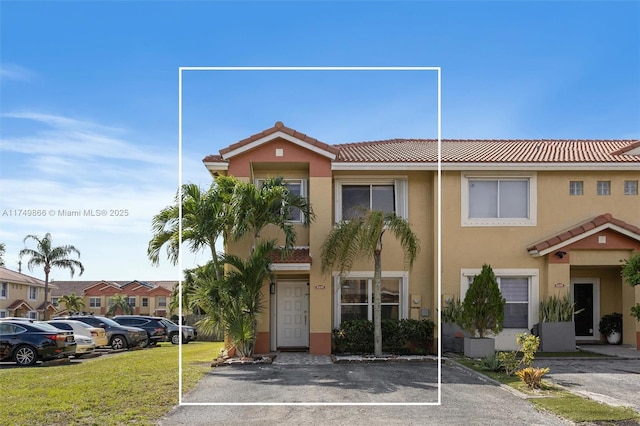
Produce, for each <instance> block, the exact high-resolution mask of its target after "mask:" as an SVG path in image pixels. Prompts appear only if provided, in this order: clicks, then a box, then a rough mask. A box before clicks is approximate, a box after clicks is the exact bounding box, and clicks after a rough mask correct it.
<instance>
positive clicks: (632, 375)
mask: <svg viewBox="0 0 640 426" xmlns="http://www.w3.org/2000/svg"><path fill="white" fill-rule="evenodd" d="M535 365H536V366H538V367H549V368H550V369H551V370H550V371H549V373H548V374H547V375H546V376H545V378H547V379H549V380H551V381H552V382H554V383H557V384H559V385H562V386H564V387H566V388H568V389H569V390H571V391H572V392H574V393H579V394H582V395H585V396H587V397H590V398H592V399H595V400H598V401H601V402H606V403H608V404H612V405H622V406H627V407H631V408H633V409H634V410H636V411H638V412H640V359H604V360H596V359H581V360H577V359H571V360H559V359H555V360H545V359H541V358H538V360H536V362H535Z"/></svg>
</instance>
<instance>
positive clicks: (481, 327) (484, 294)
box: [460, 264, 506, 338]
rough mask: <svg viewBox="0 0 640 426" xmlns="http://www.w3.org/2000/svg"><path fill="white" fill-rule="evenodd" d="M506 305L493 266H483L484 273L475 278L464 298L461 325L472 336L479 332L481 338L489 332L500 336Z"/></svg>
mask: <svg viewBox="0 0 640 426" xmlns="http://www.w3.org/2000/svg"><path fill="white" fill-rule="evenodd" d="M505 303H506V300H505V299H504V297H502V293H500V288H499V287H498V281H497V280H496V276H495V274H494V273H493V270H492V269H491V266H489V265H487V264H485V265H482V271H481V272H480V274H478V275H476V276H475V277H474V278H473V282H472V283H471V285H470V286H469V289H468V290H467V293H466V294H465V296H464V301H463V302H462V321H461V324H460V325H461V326H462V327H463V328H465V329H467V331H469V333H471V334H472V335H475V334H476V332H477V333H478V336H479V337H481V338H482V337H485V336H486V334H487V332H492V333H493V334H498V333H500V332H501V331H502V322H503V321H504V305H505Z"/></svg>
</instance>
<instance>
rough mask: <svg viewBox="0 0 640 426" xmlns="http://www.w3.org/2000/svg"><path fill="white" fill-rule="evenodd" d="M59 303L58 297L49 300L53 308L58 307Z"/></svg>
mask: <svg viewBox="0 0 640 426" xmlns="http://www.w3.org/2000/svg"><path fill="white" fill-rule="evenodd" d="M59 303H60V298H59V297H52V298H51V304H52V305H53V306H55V307H58V304H59Z"/></svg>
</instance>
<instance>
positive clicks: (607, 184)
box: [596, 180, 611, 196]
mask: <svg viewBox="0 0 640 426" xmlns="http://www.w3.org/2000/svg"><path fill="white" fill-rule="evenodd" d="M596 194H597V195H605V196H606V195H611V181H610V180H599V181H597V182H596Z"/></svg>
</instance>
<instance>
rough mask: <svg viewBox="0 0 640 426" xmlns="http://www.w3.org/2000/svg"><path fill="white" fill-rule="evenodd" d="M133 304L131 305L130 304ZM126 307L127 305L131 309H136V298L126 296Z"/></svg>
mask: <svg viewBox="0 0 640 426" xmlns="http://www.w3.org/2000/svg"><path fill="white" fill-rule="evenodd" d="M131 303H133V304H131ZM127 305H129V306H130V307H132V308H135V307H136V297H135V296H128V297H127Z"/></svg>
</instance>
